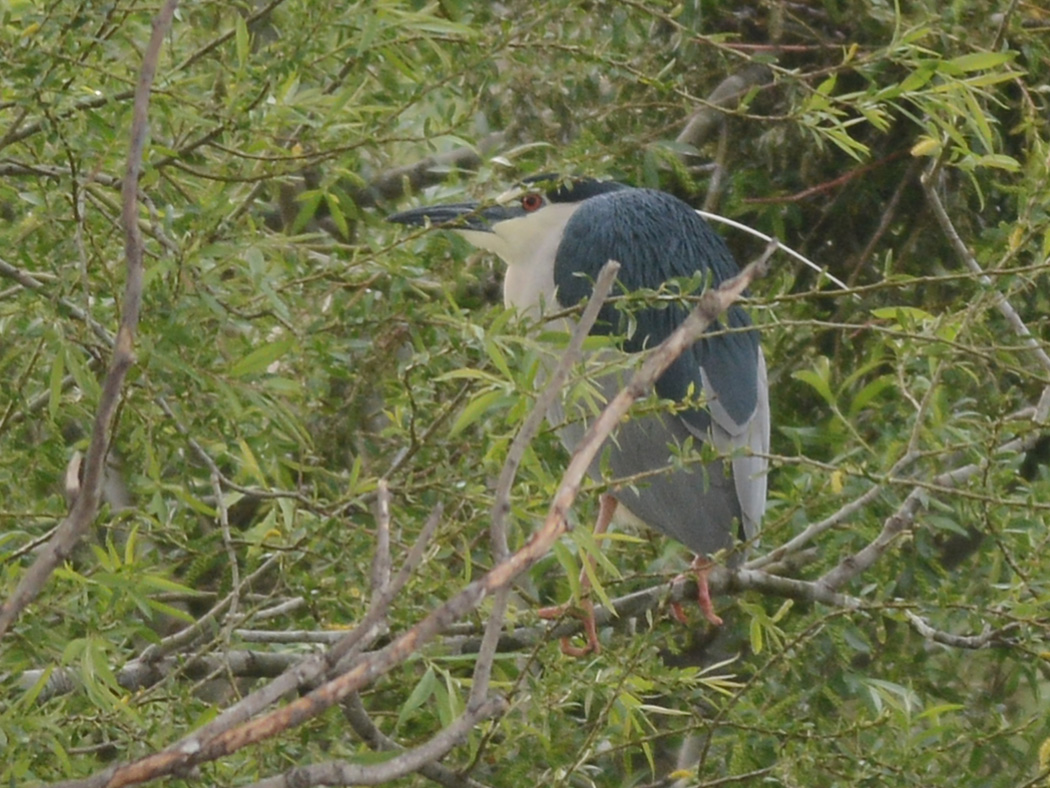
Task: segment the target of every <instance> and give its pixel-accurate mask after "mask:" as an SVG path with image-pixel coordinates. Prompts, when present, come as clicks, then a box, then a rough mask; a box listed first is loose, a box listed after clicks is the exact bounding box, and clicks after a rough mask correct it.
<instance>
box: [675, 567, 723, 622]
mask: <svg viewBox="0 0 1050 788" xmlns="http://www.w3.org/2000/svg"><path fill="white" fill-rule="evenodd" d="M712 566H713V564H712V563H711V562H710V561H708V560H707V559H706V558H704V557H703V556H702V555H698V556H697V557H696V558H694V559H693V563H692V565H691V568H692V570H693V574H694V575H695V576H696V601H697V602H698V603H699V605H700V612H701V613H703V614H704V618H706V619H707V620H708V621H709V622H710V623H711V624H712V625H713V626H716V627H720V626H722V619H721V618H720V617H719V616H718V614H717V613H715V606H714V603H712V602H711V589H710V588H708V586H707V573H708V572H710V571H711V567H712ZM679 577H681V575H679ZM676 579H677V578H676ZM671 615H672V616H674V618H675V620H676V621H678V623H679V624H685V623H686V622H687V621H688V619H687V618H686V616H685V612H684V611H683V610H682V606H681V604H679V603H678V602H672V603H671Z"/></svg>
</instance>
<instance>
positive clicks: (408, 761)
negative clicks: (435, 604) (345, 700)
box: [251, 698, 507, 788]
mask: <svg viewBox="0 0 1050 788" xmlns="http://www.w3.org/2000/svg"><path fill="white" fill-rule="evenodd" d="M506 705H507V703H506V701H504V700H503V699H501V698H493V699H491V700H489V701H486V702H485V703H484V704H482V705H481V706H478V707H475V708H472V709H469V710H468V711H466V712H465V713H463V714H461V715H460V716H459V717H457V718H456V719H455V720H454V721H453V722H452V723H451V724H450V725H449V726H447V727H445V728H442V729H441V731H440V732H439V733H437V734H435V735H434V737H433V738H431V739H429V740H428V741H427V742H426V743H425V744H421V745H419V746H418V747H413V748H412V749H410V750H405V751H404V752H403V753H401V754H400V755H397V756H396V757H394V758H391V759H390V760H388V761H383V762H382V763H377V764H369V765H364V764H359V763H347V762H346V761H331V762H329V763H318V764H311V765H310V766H300V767H298V768H296V769H292V770H290V771H288V772H285V773H284V774H282V775H280V776H279V777H271V778H269V779H266V780H260V781H259V782H257V783H253V784H252V786H251V788H303V786H311V785H378V784H380V783H385V782H389V781H391V780H396V779H397V778H399V777H404V776H405V775H406V774H410V773H411V772H415V771H419V769H420V768H421V767H423V766H424V765H425V764H428V763H432V762H433V761H435V760H437V759H438V758H440V757H442V756H443V755H445V753H447V752H448V751H449V750H451V749H452V748H453V747H455V746H456V745H457V744H459V743H460V742H461V741H463V739H464V738H466V736H467V734H468V733H470V730H471V729H472V728H473V727H474V726H475V725H477V724H478V723H479V722H481V721H482V720H485V719H488V718H489V717H493V716H495V715H497V714H501V713H503V711H504V710H505V708H506Z"/></svg>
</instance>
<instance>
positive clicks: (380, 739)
mask: <svg viewBox="0 0 1050 788" xmlns="http://www.w3.org/2000/svg"><path fill="white" fill-rule="evenodd" d="M342 709H343V715H344V716H345V717H346V719H347V721H348V722H349V723H350V725H351V727H353V729H354V731H355V732H356V733H357V735H358V736H360V737H361V738H362V739H364V741H365V743H366V744H367V745H368V746H369V747H371V748H372V749H373V750H376V751H378V752H389V751H391V750H394V751H398V750H402V749H403V748H402V747H401V745H400V744H398V743H397V742H396V741H394V740H393V739H391V738H389V737H388V736H385V735H384V734H383V732H382V731H381V730H379V728H377V727H376V725H375V723H374V722H372V718H371V717H369V716H368V711H367V710H366V709H365V707H364V705H363V704H362V703H361V696H360V695H358V694H357V693H356V692H355V693H353V694H352V695H351V696H350V697H349V698H347V699H346V700H345V701H343V703H342ZM418 771H419V773H420V774H421V775H423V776H424V777H426V778H427V779H428V780H432V781H433V782H436V783H437V784H438V785H443V786H445V788H487V786H485V785H484V784H483V783H479V782H478V781H477V780H474V779H471V778H470V777H465V776H462V775H459V774H456V773H455V772H453V771H452V770H451V769H449V768H447V767H445V766H442V765H441V764H440V763H436V762H431V763H424V764H423V765H422V766H420V767H419V770H418Z"/></svg>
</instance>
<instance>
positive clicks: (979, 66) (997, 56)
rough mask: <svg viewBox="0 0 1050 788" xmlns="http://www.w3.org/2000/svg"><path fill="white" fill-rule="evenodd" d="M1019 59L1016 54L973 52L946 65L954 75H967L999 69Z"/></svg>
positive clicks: (954, 58)
mask: <svg viewBox="0 0 1050 788" xmlns="http://www.w3.org/2000/svg"><path fill="white" fill-rule="evenodd" d="M1016 57H1017V53H1016V52H972V53H970V54H968V55H959V56H958V57H953V58H952V59H951V60H948V61H946V65H947V66H948V67H949V69H950V70H951V71H952V72H953V73H958V74H965V73H967V72H970V71H985V70H987V69H991V68H998V67H999V66H1001V65H1004V64H1006V63H1011V62H1013V61H1014V60H1015V59H1016Z"/></svg>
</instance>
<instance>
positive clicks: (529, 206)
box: [521, 192, 543, 213]
mask: <svg viewBox="0 0 1050 788" xmlns="http://www.w3.org/2000/svg"><path fill="white" fill-rule="evenodd" d="M521 207H522V208H523V209H525V210H526V211H528V212H529V213H531V212H532V211H538V210H539V209H540V208H542V207H543V197H542V196H541V195H539V194H537V193H536V192H529V193H528V194H526V195H525V196H524V197H522V198H521Z"/></svg>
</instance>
